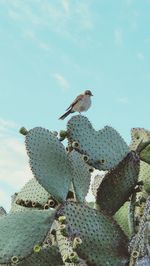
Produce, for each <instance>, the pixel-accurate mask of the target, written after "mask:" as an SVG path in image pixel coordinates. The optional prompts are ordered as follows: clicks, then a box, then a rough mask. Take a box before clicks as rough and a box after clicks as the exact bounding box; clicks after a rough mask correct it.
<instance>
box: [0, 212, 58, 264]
mask: <svg viewBox="0 0 150 266" xmlns="http://www.w3.org/2000/svg"><path fill="white" fill-rule="evenodd" d="M53 220H54V211H38V210H36V211H31V210H30V211H26V212H17V213H11V214H9V215H6V216H4V217H2V218H1V219H0V263H10V262H11V259H12V258H13V257H16V258H18V259H19V260H22V259H23V258H25V257H27V256H28V255H30V254H31V253H32V250H33V248H34V246H35V245H37V244H40V243H42V241H43V240H44V238H45V237H46V234H47V232H48V231H49V230H50V228H51V224H52V222H53Z"/></svg>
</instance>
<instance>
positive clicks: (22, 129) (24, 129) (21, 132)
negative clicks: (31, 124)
mask: <svg viewBox="0 0 150 266" xmlns="http://www.w3.org/2000/svg"><path fill="white" fill-rule="evenodd" d="M19 133H20V134H22V135H24V136H26V135H27V134H28V130H27V129H26V128H25V127H21V128H20V130H19Z"/></svg>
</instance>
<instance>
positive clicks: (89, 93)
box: [84, 90, 93, 96]
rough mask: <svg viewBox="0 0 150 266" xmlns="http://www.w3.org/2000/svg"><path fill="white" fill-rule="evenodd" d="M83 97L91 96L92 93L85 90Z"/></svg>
mask: <svg viewBox="0 0 150 266" xmlns="http://www.w3.org/2000/svg"><path fill="white" fill-rule="evenodd" d="M84 95H89V96H93V94H92V92H91V91H90V90H86V91H85V92H84Z"/></svg>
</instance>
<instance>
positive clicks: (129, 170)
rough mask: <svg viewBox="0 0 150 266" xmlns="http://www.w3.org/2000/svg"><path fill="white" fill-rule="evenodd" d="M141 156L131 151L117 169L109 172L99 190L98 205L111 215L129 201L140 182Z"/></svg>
mask: <svg viewBox="0 0 150 266" xmlns="http://www.w3.org/2000/svg"><path fill="white" fill-rule="evenodd" d="M139 168H140V159H139V156H138V155H137V154H136V153H135V152H134V151H131V152H130V153H128V155H127V156H126V157H125V158H124V159H123V161H122V162H120V163H119V164H118V165H117V167H116V168H114V169H113V170H111V171H110V172H108V173H107V174H106V175H105V177H104V178H103V181H102V183H101V184H100V186H99V188H98V190H97V197H96V203H97V205H98V207H99V209H101V210H103V211H105V213H107V214H109V215H113V214H115V212H116V211H117V210H119V208H120V207H121V206H122V205H123V204H124V203H125V202H126V201H127V200H128V198H129V196H130V195H131V194H132V192H133V190H134V187H135V186H136V184H137V181H138V175H139Z"/></svg>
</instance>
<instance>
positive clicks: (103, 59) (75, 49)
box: [0, 0, 150, 208]
mask: <svg viewBox="0 0 150 266" xmlns="http://www.w3.org/2000/svg"><path fill="white" fill-rule="evenodd" d="M149 11H150V0H142V1H141V0H116V1H111V0H108V1H105V0H80V1H79V0H78V1H77V0H53V1H52V0H51V1H49V0H0V38H1V40H0V95H1V97H0V158H1V159H0V205H2V204H3V205H4V206H5V207H6V208H8V206H9V204H10V195H11V194H12V193H14V192H15V191H17V190H18V189H19V188H20V187H21V186H22V185H23V184H24V183H25V182H26V181H27V180H28V178H29V177H31V176H32V174H31V172H30V170H29V167H28V158H27V156H26V152H25V149H24V143H23V137H22V136H21V135H19V134H18V130H19V128H20V127H21V126H25V127H26V128H27V129H30V128H32V127H35V126H43V127H46V128H49V129H50V130H59V129H63V128H65V125H66V120H65V121H59V120H58V117H59V116H60V115H61V114H62V113H63V112H64V111H65V109H66V108H67V107H68V105H69V104H70V103H71V101H72V100H73V99H74V97H76V96H77V95H78V94H79V93H81V92H82V91H84V90H85V89H90V90H91V91H92V92H93V94H94V97H93V98H92V100H93V104H92V107H91V109H90V110H89V111H88V112H87V113H86V116H88V118H89V119H90V121H92V123H93V125H94V127H95V128H96V129H100V128H102V127H103V126H105V125H111V126H113V127H114V128H116V129H117V130H118V131H119V132H120V133H121V135H122V136H123V137H124V139H125V140H126V141H127V142H128V143H129V142H130V129H131V128H132V127H145V128H146V129H150V125H149V99H150V66H149V61H150V30H149V25H150V16H149Z"/></svg>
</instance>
